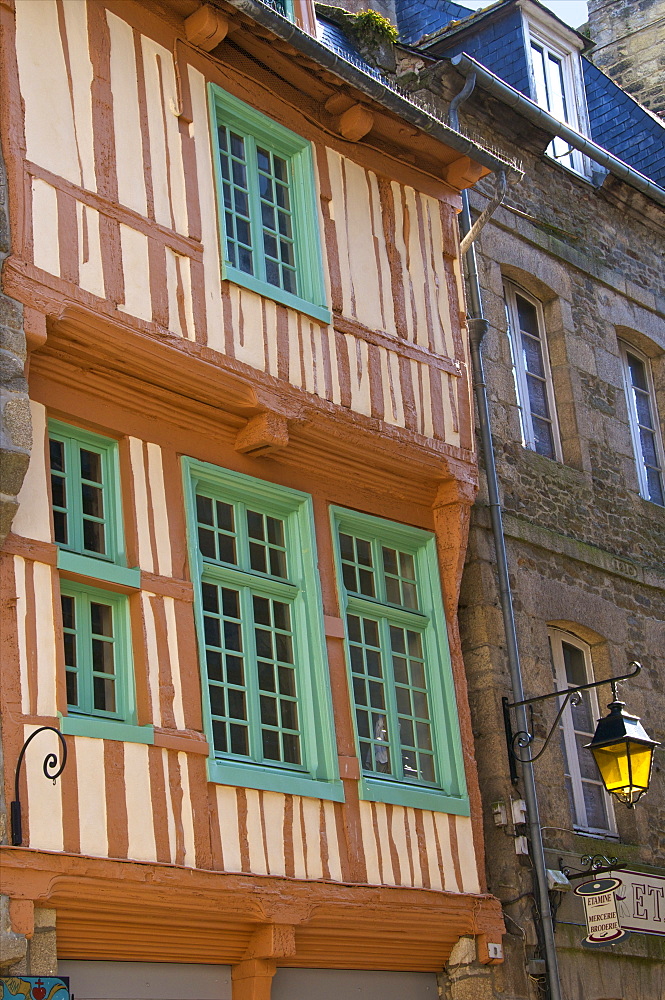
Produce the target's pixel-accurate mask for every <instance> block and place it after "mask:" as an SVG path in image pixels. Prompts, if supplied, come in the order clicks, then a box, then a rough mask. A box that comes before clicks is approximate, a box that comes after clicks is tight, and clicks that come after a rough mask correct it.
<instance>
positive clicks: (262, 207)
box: [209, 84, 330, 323]
mask: <svg viewBox="0 0 665 1000" xmlns="http://www.w3.org/2000/svg"><path fill="white" fill-rule="evenodd" d="M209 93H210V105H211V112H212V129H213V135H214V148H215V164H216V177H217V201H218V210H219V220H220V230H221V244H222V256H223V260H224V264H223V276H224V277H225V278H228V279H229V280H231V281H234V282H236V283H237V284H241V285H245V286H247V287H248V288H251V289H253V290H254V291H257V292H259V293H260V294H262V295H266V296H269V297H270V298H273V299H276V300H277V301H278V302H282V303H283V304H284V305H289V306H293V307H294V308H296V309H299V310H301V311H303V312H307V313H309V314H310V315H312V316H314V317H315V318H316V319H319V320H321V321H322V322H326V323H327V322H329V320H330V312H329V310H328V309H327V307H326V305H325V293H324V286H323V274H322V263H321V247H320V239H319V230H318V213H317V207H316V201H315V196H314V173H313V164H312V151H311V144H310V143H309V142H308V141H307V140H305V139H302V138H301V137H300V136H299V135H296V133H295V132H291V131H290V130H289V129H286V128H284V126H282V125H278V124H277V123H276V122H274V121H272V120H271V119H270V118H267V117H266V116H265V115H262V114H261V113H260V112H258V111H256V110H255V109H254V108H252V107H250V106H249V105H248V104H245V103H244V102H243V101H240V100H238V99H237V98H236V97H232V96H231V94H227V93H226V92H225V91H223V90H221V89H220V88H219V87H217V86H215V85H214V84H210V90H209Z"/></svg>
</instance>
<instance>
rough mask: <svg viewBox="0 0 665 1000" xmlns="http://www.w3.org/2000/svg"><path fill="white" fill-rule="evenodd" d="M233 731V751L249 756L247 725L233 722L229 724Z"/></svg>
mask: <svg viewBox="0 0 665 1000" xmlns="http://www.w3.org/2000/svg"><path fill="white" fill-rule="evenodd" d="M229 730H230V732H231V753H237V754H239V755H240V756H242V757H247V756H249V730H248V729H247V727H246V726H239V725H236V724H232V725H230V726H229Z"/></svg>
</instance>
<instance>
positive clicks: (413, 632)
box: [331, 507, 469, 816]
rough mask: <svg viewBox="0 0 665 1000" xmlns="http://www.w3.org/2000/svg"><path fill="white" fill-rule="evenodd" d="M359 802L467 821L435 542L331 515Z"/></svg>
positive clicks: (411, 531) (351, 515)
mask: <svg viewBox="0 0 665 1000" xmlns="http://www.w3.org/2000/svg"><path fill="white" fill-rule="evenodd" d="M331 517H332V526H333V535H334V545H335V560H336V566H337V579H338V585H339V593H340V603H341V607H342V611H343V615H344V619H345V628H346V650H347V663H348V672H349V686H350V691H351V701H352V704H353V706H354V724H355V729H356V744H357V747H358V756H359V760H360V768H361V795H362V797H363V798H365V799H369V800H371V801H376V802H388V803H393V804H396V805H404V806H412V807H415V808H423V809H433V810H435V811H438V812H448V813H456V814H458V815H464V816H467V815H469V800H468V796H467V793H466V783H465V778H464V765H463V756H462V744H461V738H460V732H459V724H458V719H457V707H456V701H455V689H454V684H453V676H452V668H451V663H450V651H449V647H448V637H447V630H446V623H445V617H444V614H443V601H442V596H441V587H440V581H439V576H438V569H437V557H436V545H435V539H434V536H433V535H432V534H431V533H429V532H426V531H422V530H421V529H418V528H411V527H408V526H405V525H401V524H396V523H394V522H392V521H386V520H383V519H380V518H376V517H372V516H370V515H367V514H359V513H356V512H354V511H350V510H346V509H344V508H340V507H333V508H331Z"/></svg>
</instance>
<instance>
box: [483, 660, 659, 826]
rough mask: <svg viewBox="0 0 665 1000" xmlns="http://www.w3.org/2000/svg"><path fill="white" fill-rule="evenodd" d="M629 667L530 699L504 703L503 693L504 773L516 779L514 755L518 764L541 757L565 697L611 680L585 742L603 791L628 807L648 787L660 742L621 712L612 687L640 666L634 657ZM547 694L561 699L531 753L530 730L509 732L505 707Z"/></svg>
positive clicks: (576, 699) (574, 697)
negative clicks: (607, 700) (602, 710)
mask: <svg viewBox="0 0 665 1000" xmlns="http://www.w3.org/2000/svg"><path fill="white" fill-rule="evenodd" d="M630 666H631V667H634V668H635V669H634V670H633V671H632V672H631V673H629V674H623V675H622V676H621V677H612V678H609V679H608V680H605V681H593V682H592V683H590V684H580V685H578V686H577V687H570V688H567V689H566V690H564V691H552V692H551V693H550V694H542V695H538V696H537V697H535V698H526V699H525V700H524V701H516V702H512V703H510V702H509V701H508V699H507V698H504V699H503V719H504V724H505V728H506V741H507V744H508V755H509V760H510V774H511V778H512V780H513V782H516V781H517V769H516V767H515V761H516V760H517V761H519V762H520V763H521V764H533V763H534V761H536V760H538V758H539V757H540V756H542V754H543V753H544V752H545V750H546V749H547V746H548V744H549V742H550V740H551V739H552V736H553V735H554V732H555V730H556V728H557V725H558V722H559V719H560V718H561V716H562V715H563V711H564V709H565V707H566V705H567V704H568V702H569V701H570V702H572V704H573V705H575V704H579V702H580V698H581V692H582V691H588V690H589V688H595V687H600V685H601V684H611V685H612V697H613V700H612V702H611V704H610V705H608V708H609V710H610V713H609V715H606V716H605V717H604V718H602V719H600V720H599V721H598V725H597V726H596V732H595V733H594V736H593V739H592V741H591V743H588V744H587V745H586V746H587V748H588V749H589V750H591V753H592V754H593V756H594V760H595V761H596V764H597V766H598V770H599V771H600V776H601V778H602V781H603V784H604V786H605V788H606V789H607V791H608V792H609V793H610V795H614V796H615V797H616V798H617V799H619V801H620V802H624V803H625V804H626V805H627V806H628V808H629V809H632V808H633V806H634V805H635V803H636V802H638V801H639V800H640V798H641V797H642V796H643V795H644V793H645V792H646V791H647V789H648V787H649V780H650V778H651V766H652V762H653V752H654V750H655V748H656V747H657V746H660V743H657V742H656V741H655V740H652V739H651V738H650V737H649V735H648V734H647V733H646V731H645V729H644V727H643V726H642V723H641V722H640V720H639V718H638V716H636V715H629V714H628V713H627V712H624V707H625V703H624V702H622V701H618V699H617V687H616V686H617V683H618V681H623V680H627V679H628V678H630V677H636V676H637V674H639V672H640V670H641V669H642V667H641V664H639V663H636V662H635V661H633V662H632V663H631V664H630ZM548 698H562V699H563V701H562V703H561V707H560V708H559V711H558V712H557V716H556V719H555V720H554V722H553V723H552V727H551V729H550V731H549V733H548V734H547V736H546V738H545V742H544V744H543V746H542V747H541V748H540V750H539V751H538V753H536V754H532V753H531V751H530V747H531V745H532V743H533V741H534V739H535V737H534V735H533V733H530V732H526V731H520V732H518V733H514V734H513V731H512V724H511V720H510V709H511V708H519V707H520V706H522V705H533V704H534V703H535V702H537V701H546V700H547V699H548ZM518 750H527V751H528V756H526V757H523V756H521V755H520V754H519V753H518Z"/></svg>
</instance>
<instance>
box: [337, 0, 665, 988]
mask: <svg viewBox="0 0 665 1000" xmlns="http://www.w3.org/2000/svg"><path fill="white" fill-rule="evenodd" d="M342 6H344V7H348V8H349V9H357V7H358V5H357V4H348V5H347V4H344V5H342ZM661 7H662V4H661V5H658V4H656V3H644V4H619V3H602V2H599V3H593V2H592V3H590V5H589V8H590V9H589V14H590V26H591V35H592V37H593V38H594V39H596V40H597V41H599V42H600V38H601V36H600V34H596V28H597V26H598V25H599V22H600V17H601V13H602V14H603V15H604V16H605V21H604V22H603V24H604V27H603V32H604V34H603V35H602V39H603V44H604V46H605V47H604V49H603V50H602V52H604V53H605V54H604V56H603V57H602V58H601V57H600V52H599V54H598V57H596V55H595V53H594V50H593V49H592V47H591V44H590V42H589V39H588V38H587V37H586V35H583V34H580V33H578V32H576V31H573V30H572V29H570V28H569V27H568V26H567V25H564V24H563V23H562V22H561V21H559V20H558V19H557V18H556V17H555V16H554V15H552V13H551V12H550V11H548V10H547V9H546V8H544V7H543V6H542V5H540V4H538V3H531V2H524V0H522V2H520V0H504V2H501V3H498V4H494V5H492V6H490V7H489V8H488V9H486V10H483V11H478V12H471V11H470V10H468V9H467V8H465V7H464V6H463V5H461V4H458V3H448V2H445V0H424V2H419V3H417V2H409V0H396V2H395V3H393V4H392V5H391V6H390V5H386V4H384V5H383V7H382V9H383V10H384V11H385V13H386V14H387V15H388V16H390V17H391V19H392V21H393V22H394V24H395V25H396V27H397V28H398V30H399V33H400V41H401V43H402V45H401V47H400V46H399V45H398V46H397V47H396V48H395V52H394V55H395V68H394V73H395V75H396V79H397V81H398V83H399V84H400V85H401V86H402V87H405V88H409V89H411V90H413V91H415V92H417V93H418V95H419V96H420V97H421V98H422V99H423V100H430V101H433V102H434V103H435V104H436V106H437V107H439V108H440V109H442V110H444V109H446V108H449V107H450V105H451V102H452V101H453V100H454V98H455V97H456V95H459V94H460V92H461V91H462V88H463V86H464V84H465V82H468V81H469V80H470V79H471V78H472V77H473V74H475V88H474V89H473V90H472V92H471V93H470V94H467V97H466V99H465V100H464V101H463V103H462V104H461V105H460V106H459V108H458V114H459V118H460V120H461V128H462V130H463V131H466V132H467V133H468V134H472V135H474V136H477V137H482V140H483V141H485V142H486V143H492V144H493V146H494V147H495V148H497V147H498V148H500V149H503V150H504V151H506V152H508V151H509V152H510V154H511V155H517V156H518V157H519V158H520V159H521V162H522V166H523V169H524V177H523V179H522V180H521V182H519V183H512V182H511V179H510V177H509V178H508V187H507V192H506V194H505V197H504V198H503V200H502V202H501V204H500V205H499V207H496V208H495V209H494V211H493V214H492V215H491V219H490V220H489V221H488V222H487V223H486V224H485V226H484V228H483V229H482V231H481V233H480V235H479V236H478V237H477V239H476V240H475V244H474V245H475V248H476V257H477V268H478V273H479V285H480V297H481V301H482V309H483V311H484V316H485V317H486V319H487V320H488V323H489V329H488V332H487V334H486V335H485V337H484V341H483V343H482V353H483V357H484V366H485V376H486V381H487V386H488V393H489V402H490V414H491V433H492V440H493V450H494V455H495V460H496V465H497V470H498V477H499V493H500V503H501V507H502V512H503V526H504V531H505V544H506V547H507V557H508V567H509V573H510V577H509V580H510V589H511V592H512V604H513V609H514V617H515V622H516V632H517V640H518V647H519V653H520V658H521V668H522V675H523V678H524V689H525V697H535V696H537V695H541V694H545V693H547V692H551V691H553V690H555V689H561V688H564V689H565V688H566V687H567V686H568V685H569V684H571V685H572V684H579V683H583V682H591V681H592V680H599V679H604V678H608V677H610V676H612V675H615V676H616V675H620V674H625V673H627V672H628V671H629V669H630V668H629V667H628V664H629V662H630V661H632V660H638V661H641V663H642V664H643V671H642V673H641V674H640V675H639V676H638V677H636V678H635V679H634V680H632V681H631V682H627V683H626V684H625V685H624V686H623V687H622V688H621V691H620V694H621V696H622V698H623V699H624V700H625V702H626V703H627V705H628V710H630V711H632V712H635V713H636V714H638V715H640V716H641V718H642V720H643V722H644V725H645V726H646V728H647V730H649V732H650V734H651V736H652V737H653V738H654V739H656V740H660V741H661V742H665V731H664V729H663V719H664V718H665V506H664V500H665V492H664V489H665V486H664V471H665V461H664V456H663V420H664V418H665V314H664V310H665V300H664V299H663V246H664V242H663V238H664V235H665V227H664V223H665V215H664V212H663V208H664V206H665V190H664V189H663V188H664V186H665V128H664V127H663V126H662V125H661V124H660V123H659V122H658V119H657V118H656V117H655V116H654V115H653V114H650V113H649V111H647V110H645V109H644V108H642V107H641V106H640V105H639V104H638V103H637V100H639V99H644V100H645V103H647V104H649V102H650V101H651V105H650V106H651V108H652V110H657V107H656V106H655V105H654V104H653V101H652V100H651V98H650V97H649V96H648V85H649V83H650V81H652V80H654V79H655V76H656V73H657V69H656V70H653V71H649V73H648V74H647V73H644V72H643V70H644V68H645V66H646V65H647V59H646V57H645V56H644V54H640V52H639V50H638V48H637V45H638V38H642V39H652V40H659V41H658V44H654V45H652V46H651V48H650V51H649V58H651V59H652V60H653V62H654V65H656V66H657V65H662V60H663V54H664V51H663V41H662V39H663V26H662V23H660V20H661V10H660V8H661ZM319 10H320V12H321V15H322V17H326V18H328V19H329V20H331V21H333V22H335V23H336V24H337V25H338V26H339V27H340V28H341V29H344V28H345V25H346V24H348V22H347V21H345V18H344V17H343V16H342V15H340V14H339V13H338V12H336V11H335V10H334V9H332V8H331V7H319ZM628 17H630V18H631V20H630V25H629V24H628V22H627V20H626V19H627V18H628ZM638 26H639V27H640V30H641V34H640V35H639V36H638V34H637V31H636V29H637V27H638ZM615 27H618V29H619V31H620V34H621V35H622V36H623V37H624V41H621V38H619V39H617V40H616V44H615V41H614V40H613V39H612V37H611V35H612V31H613V30H614V28H615ZM598 31H600V28H599V27H598ZM628 36H630V40H627V39H628ZM347 38H349V39H351V40H352V36H351V35H349V34H348V31H347ZM644 44H645V45H646V42H644ZM629 45H630V46H633V45H634V46H635V48H634V49H630V50H629V48H628V46H629ZM613 53H614V55H613ZM362 54H363V55H364V56H365V57H368V58H369V53H368V52H367V51H366V50H363V53H362ZM591 58H592V59H593V60H594V61H593V63H592V62H591V61H590V59H591ZM614 58H617V59H618V58H620V59H621V65H619V66H617V67H613V66H612V60H613V59H614ZM629 63H630V65H629ZM382 65H383V68H384V71H387V68H388V67H387V65H386V61H385V59H382ZM603 70H604V72H603ZM615 70H616V73H615ZM606 74H609V75H606ZM611 77H612V78H615V79H617V80H620V81H622V82H625V83H626V85H627V86H629V90H630V87H632V86H633V85H634V86H635V92H634V93H633V94H632V96H631V94H630V92H629V93H626V92H624V91H622V90H620V89H619V87H618V86H617V85H616V84H615V83H614V82H612V79H610V78H611ZM636 81H637V82H636ZM643 84H644V85H643ZM469 89H470V88H469ZM660 94H662V89H661V90H660ZM652 96H653V95H652ZM636 99H637V100H636ZM543 111H545V112H547V113H546V114H543V113H542V112H543ZM566 126H567V127H566ZM585 138H586V139H591V140H592V141H593V145H589V144H588V143H586V144H585ZM576 140H579V141H576ZM604 154H605V155H604ZM607 154H610V155H609V156H608V155H607ZM496 191H497V188H496V182H495V179H494V178H489V179H487V180H484V181H481V182H480V183H479V184H478V185H477V186H476V188H474V190H473V191H471V192H470V202H471V210H472V218H473V219H476V218H478V216H479V214H480V213H481V212H482V211H483V210H484V209H485V208H487V207H488V205H490V202H491V201H494V199H495V195H496ZM490 210H491V206H490ZM467 278H468V279H469V280H468V284H467V294H468V296H469V299H468V300H469V302H470V305H469V307H468V308H469V311H470V313H471V315H474V312H473V294H472V293H473V289H472V280H471V276H470V275H467ZM476 315H477V313H476ZM488 502H489V498H488V493H487V484H486V480H485V477H484V475H481V487H480V491H479V494H478V499H477V502H476V504H475V506H474V507H473V510H472V519H471V530H470V537H469V548H468V552H467V558H466V566H465V571H464V577H463V583H462V591H461V597H460V627H461V630H462V641H463V649H464V661H465V667H466V674H467V681H468V684H469V691H470V699H471V709H472V718H473V729H474V737H475V752H476V756H477V762H478V767H479V775H480V786H481V794H482V798H483V810H484V820H485V838H486V845H487V853H486V856H487V863H488V886H489V888H490V889H491V891H493V892H494V893H495V894H496V895H497V896H498V897H499V898H500V899H502V901H503V904H504V913H505V917H506V927H507V934H506V936H505V937H504V948H505V954H506V962H505V964H504V966H503V967H502V969H501V970H500V973H499V972H497V973H496V977H495V980H494V983H493V989H494V990H495V992H496V996H497V997H498V996H510V997H511V998H512V997H519V998H527V997H529V998H532V997H533V998H535V997H537V996H540V995H543V994H544V993H546V991H547V988H548V979H547V977H546V976H545V975H544V973H545V972H546V969H545V962H544V959H545V957H546V956H545V949H544V947H543V935H542V931H541V923H542V922H541V920H540V919H539V914H538V902H537V899H538V894H537V889H536V887H535V885H534V879H533V861H532V858H533V854H534V850H535V849H536V845H534V843H533V841H529V839H527V842H525V840H524V837H525V836H526V835H527V834H528V833H529V830H528V826H527V825H525V822H524V821H525V819H528V817H525V815H524V812H523V809H522V805H523V803H522V802H521V800H522V798H523V796H524V787H525V786H524V784H523V782H522V779H519V781H518V784H517V785H515V784H513V782H512V781H511V776H510V771H509V761H508V754H507V750H506V740H505V735H504V724H503V718H502V697H506V698H508V700H509V701H512V700H514V694H513V690H512V688H511V680H510V674H509V668H508V657H507V639H506V632H505V629H504V623H503V619H502V613H501V607H500V594H499V588H498V581H497V565H496V549H495V544H494V541H493V536H492V531H491V522H490V509H489V506H488ZM584 698H585V700H584V701H583V703H582V704H581V705H580V706H578V707H577V708H574V709H572V710H571V709H570V708H568V709H566V711H565V713H564V715H563V717H562V726H561V731H560V733H558V734H557V733H556V731H555V736H554V739H553V741H552V742H551V743H550V745H549V747H548V748H547V750H546V751H545V752H544V754H543V756H542V757H541V758H540V759H539V760H538V762H537V763H536V764H535V765H534V772H535V778H536V786H537V794H538V801H539V807H540V823H541V826H542V840H543V842H544V850H545V859H546V865H547V868H548V869H550V870H551V871H560V870H561V869H562V868H563V869H566V870H569V871H570V873H571V874H574V872H575V870H577V871H580V870H584V869H585V868H587V867H588V862H587V861H584V860H583V859H584V858H585V857H589V856H594V855H603V856H605V857H608V858H616V859H618V861H617V862H616V864H617V866H618V867H621V865H623V874H622V872H621V871H618V872H617V873H616V874H617V877H618V878H620V879H622V880H623V881H622V887H623V888H621V889H620V890H617V894H618V896H619V911H620V917H621V919H622V921H623V923H624V926H625V927H627V928H630V929H631V935H630V937H629V938H627V939H626V940H624V941H622V942H621V943H619V944H616V945H614V946H611V947H606V948H602V949H599V950H595V951H591V950H588V949H585V948H584V947H583V946H582V939H583V938H584V937H585V935H586V931H585V927H584V918H583V910H582V906H581V902H580V900H579V899H578V898H577V897H576V896H575V894H574V893H573V892H571V891H570V889H566V890H565V891H553V892H552V893H551V912H552V913H553V915H554V920H555V940H556V962H557V963H558V968H559V974H558V979H559V980H560V984H561V990H560V995H561V996H563V997H564V998H566V1000H578V998H579V1000H581V998H584V1000H606V998H612V1000H638V998H648V1000H658V998H660V997H662V996H663V995H664V994H665V978H664V977H665V972H664V970H665V961H664V958H665V951H664V945H665V908H664V907H663V903H662V900H663V894H664V893H665V766H664V765H665V760H664V757H663V752H662V749H661V750H660V751H658V752H657V756H656V760H655V766H654V770H653V778H652V785H651V789H650V791H649V793H648V795H647V796H646V797H645V798H643V799H642V801H640V803H639V804H638V805H637V806H636V807H635V808H634V809H633V810H628V809H626V808H625V807H624V806H623V805H621V804H619V803H615V804H612V803H611V802H610V801H609V799H608V797H607V796H606V794H605V793H604V792H603V790H602V788H601V786H600V784H599V782H598V774H597V772H596V771H595V767H594V765H593V762H592V760H591V758H590V756H588V752H587V751H586V750H584V744H585V743H588V742H589V739H590V737H591V734H592V733H593V729H594V727H595V722H596V719H597V718H598V717H599V715H601V714H605V705H606V704H607V702H608V701H610V688H609V686H603V687H600V688H599V689H597V690H596V691H595V692H593V693H592V694H591V695H585V696H584ZM555 715H556V704H555V703H554V702H552V701H550V702H544V703H540V704H536V705H534V706H533V715H532V717H531V721H532V727H533V732H534V733H535V736H536V742H535V744H534V747H535V749H536V750H538V749H539V748H540V747H542V745H543V744H542V741H543V738H544V737H545V736H546V734H547V732H548V730H549V728H550V726H551V724H552V723H553V721H554V718H555ZM572 884H573V885H574V884H575V880H574V879H573V880H572ZM647 900H648V903H647Z"/></svg>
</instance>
